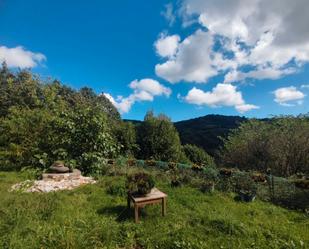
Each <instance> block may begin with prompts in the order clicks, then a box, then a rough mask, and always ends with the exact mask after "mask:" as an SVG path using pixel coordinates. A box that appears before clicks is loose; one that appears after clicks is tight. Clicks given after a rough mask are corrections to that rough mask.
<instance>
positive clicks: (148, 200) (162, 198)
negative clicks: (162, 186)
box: [128, 188, 167, 223]
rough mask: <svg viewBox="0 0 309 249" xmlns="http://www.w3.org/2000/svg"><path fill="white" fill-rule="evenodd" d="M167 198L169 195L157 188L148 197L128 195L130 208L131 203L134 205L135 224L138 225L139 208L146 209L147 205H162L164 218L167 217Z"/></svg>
mask: <svg viewBox="0 0 309 249" xmlns="http://www.w3.org/2000/svg"><path fill="white" fill-rule="evenodd" d="M166 198H167V195H166V194H165V193H163V192H161V191H160V190H159V189H157V188H153V189H152V190H151V192H150V193H149V194H147V195H146V196H139V197H137V196H133V195H131V194H128V208H130V204H131V201H132V202H133V203H134V215H135V223H138V208H139V207H144V206H146V205H147V204H156V203H161V205H162V216H165V215H166Z"/></svg>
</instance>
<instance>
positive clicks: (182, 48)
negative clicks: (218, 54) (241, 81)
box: [155, 30, 217, 83]
mask: <svg viewBox="0 0 309 249" xmlns="http://www.w3.org/2000/svg"><path fill="white" fill-rule="evenodd" d="M213 43H214V41H213V37H212V36H211V35H210V34H209V33H208V32H204V31H202V30H197V31H196V32H195V33H194V34H193V35H190V36H189V37H187V38H186V39H184V40H183V41H182V42H181V43H179V44H178V47H177V51H176V53H175V54H174V56H173V57H171V58H169V59H168V60H167V61H166V62H164V63H162V64H157V65H156V67H155V71H156V74H157V75H158V76H160V77H162V78H163V79H166V80H167V81H169V82H170V83H177V82H179V81H182V80H184V81H195V82H198V83H201V82H205V81H207V80H208V79H209V78H210V77H212V76H214V75H216V74H217V71H216V69H215V68H213V66H212V59H211V52H212V46H213Z"/></svg>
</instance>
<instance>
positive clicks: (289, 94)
mask: <svg viewBox="0 0 309 249" xmlns="http://www.w3.org/2000/svg"><path fill="white" fill-rule="evenodd" d="M273 94H274V95H275V99H274V101H275V102H277V103H278V104H280V105H283V106H294V105H295V104H294V102H295V101H296V103H297V104H301V103H302V100H303V99H304V98H305V94H304V93H302V92H301V91H299V90H297V88H296V87H294V86H290V87H282V88H278V89H277V90H275V91H274V92H273Z"/></svg>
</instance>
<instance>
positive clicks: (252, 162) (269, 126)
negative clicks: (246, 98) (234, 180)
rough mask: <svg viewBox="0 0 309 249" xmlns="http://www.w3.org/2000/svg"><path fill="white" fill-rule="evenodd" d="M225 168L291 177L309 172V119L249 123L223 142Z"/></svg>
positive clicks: (301, 117)
mask: <svg viewBox="0 0 309 249" xmlns="http://www.w3.org/2000/svg"><path fill="white" fill-rule="evenodd" d="M221 161H222V164H224V165H227V166H230V167H237V168H239V169H242V170H257V171H261V172H266V170H267V169H268V168H271V169H272V172H273V174H275V175H279V176H290V175H293V174H296V173H298V172H303V173H308V172H309V167H308V165H309V118H308V116H299V117H278V118H274V119H271V120H267V121H258V120H250V121H248V122H246V123H243V124H242V125H241V126H240V127H239V128H238V129H237V130H234V131H233V132H232V133H231V134H230V135H229V137H228V138H227V139H224V148H223V150H222V152H221Z"/></svg>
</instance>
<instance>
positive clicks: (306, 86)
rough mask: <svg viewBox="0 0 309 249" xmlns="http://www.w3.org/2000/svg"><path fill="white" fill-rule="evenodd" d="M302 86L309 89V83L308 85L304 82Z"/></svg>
mask: <svg viewBox="0 0 309 249" xmlns="http://www.w3.org/2000/svg"><path fill="white" fill-rule="evenodd" d="M300 88H303V89H309V84H307V85H306V84H303V85H301V86H300Z"/></svg>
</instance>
